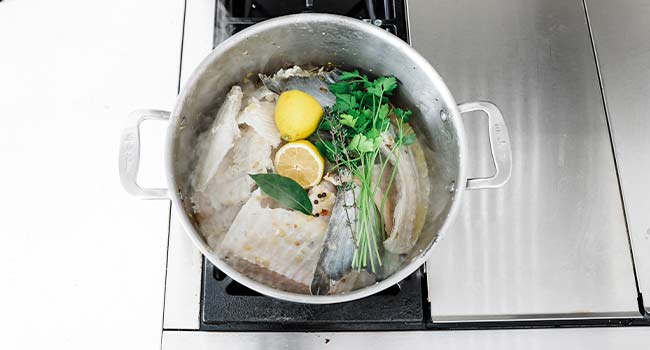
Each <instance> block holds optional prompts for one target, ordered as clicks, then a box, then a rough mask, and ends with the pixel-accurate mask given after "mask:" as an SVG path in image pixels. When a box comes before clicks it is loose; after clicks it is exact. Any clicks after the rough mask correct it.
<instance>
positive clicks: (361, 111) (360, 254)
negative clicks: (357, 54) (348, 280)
mask: <svg viewBox="0 0 650 350" xmlns="http://www.w3.org/2000/svg"><path fill="white" fill-rule="evenodd" d="M397 86H398V83H397V79H395V78H394V77H385V76H382V77H379V78H377V79H374V80H370V79H368V77H367V76H366V75H363V74H360V73H359V72H358V71H356V70H355V71H352V72H343V73H342V74H341V76H340V80H339V81H338V82H337V83H334V84H330V86H329V89H330V92H332V93H333V94H334V96H336V103H335V104H334V105H333V106H332V107H331V108H327V109H326V110H325V115H324V117H323V120H322V121H321V123H320V125H319V128H318V131H317V132H316V134H315V137H314V138H315V139H316V140H315V141H316V142H315V145H316V147H317V148H318V149H319V150H320V151H321V153H322V154H324V155H325V156H326V157H327V159H328V160H329V161H330V162H332V163H333V165H334V169H338V171H339V174H340V175H342V174H343V172H348V171H349V172H350V173H351V174H352V175H353V177H354V178H355V179H357V181H358V182H359V183H360V187H361V189H360V194H359V197H358V198H355V206H356V210H357V213H356V218H357V219H356V222H355V223H354V224H355V230H354V232H355V237H354V239H355V244H356V245H355V247H356V248H355V253H354V258H353V260H352V267H353V268H354V269H356V270H357V271H358V270H361V269H362V268H365V267H367V266H368V265H370V268H371V270H372V271H373V272H375V271H376V268H377V267H376V266H375V263H378V264H379V265H381V264H382V262H381V256H380V253H379V244H380V243H381V242H382V241H383V240H384V239H385V232H384V218H383V217H382V216H383V213H384V206H385V203H386V199H387V197H388V194H389V192H390V187H391V186H392V183H393V179H394V178H395V172H396V170H397V163H398V162H399V158H400V152H399V149H400V148H401V147H404V146H407V145H410V144H412V143H413V142H415V137H416V136H415V134H414V133H413V131H412V129H411V128H410V127H408V126H407V123H408V121H409V117H410V116H411V111H410V110H403V109H401V108H396V107H393V106H392V105H391V104H390V100H389V96H392V94H393V92H394V91H395V89H397ZM391 138H392V140H391ZM382 143H387V144H390V145H391V147H390V148H389V149H390V154H389V156H382V153H381V151H380V148H381V147H382ZM391 158H394V162H395V164H394V166H393V169H392V171H391V174H390V178H389V181H388V186H387V188H386V189H384V194H383V197H382V200H381V203H380V207H379V208H377V207H376V205H375V202H374V197H375V194H376V192H377V191H378V190H379V183H380V179H382V178H383V175H384V171H385V170H386V169H387V165H388V164H389V163H390V162H391ZM375 165H378V166H379V169H380V171H379V174H378V176H377V178H375V174H374V171H373V170H374V167H375ZM340 177H341V178H344V177H343V176H340ZM351 185H352V184H351V181H350V182H348V183H344V184H343V185H342V186H344V187H345V186H351Z"/></svg>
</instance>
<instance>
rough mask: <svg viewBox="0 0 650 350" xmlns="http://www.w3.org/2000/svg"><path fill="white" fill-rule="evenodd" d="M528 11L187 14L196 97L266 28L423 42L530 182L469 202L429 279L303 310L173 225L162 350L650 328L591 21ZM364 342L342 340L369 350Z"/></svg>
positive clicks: (478, 147) (473, 134)
mask: <svg viewBox="0 0 650 350" xmlns="http://www.w3.org/2000/svg"><path fill="white" fill-rule="evenodd" d="M528 2H530V3H534V4H536V6H527V5H525V4H524V3H512V2H510V1H505V0H495V1H491V2H489V3H484V2H474V1H469V0H454V1H452V0H441V1H436V2H430V1H428V0H409V1H408V3H407V2H406V1H403V0H374V1H365V0H352V1H344V0H329V1H324V0H321V1H319V0H313V1H310V0H307V1H298V0H290V1H273V0H260V1H248V0H246V1H245V0H217V1H215V0H187V1H186V13H185V29H184V41H183V47H182V64H181V72H180V78H181V79H180V84H181V86H182V84H183V81H185V80H186V79H187V78H188V76H189V74H190V73H191V72H192V70H193V69H194V67H196V66H197V65H198V64H199V62H200V60H201V59H202V58H203V57H204V56H205V55H207V54H208V53H209V52H210V51H211V49H212V48H213V47H214V46H216V45H218V44H219V43H220V42H221V41H223V40H225V39H226V38H227V37H228V36H229V35H232V34H234V33H236V32H238V31H240V30H243V29H245V28H247V27H249V26H251V25H253V24H255V23H258V22H260V21H263V20H266V19H269V18H273V17H277V16H282V15H287V14H294V13H303V12H325V13H334V14H339V15H345V16H349V17H353V18H357V19H359V20H361V21H365V22H368V23H369V24H372V25H376V26H379V27H381V28H384V29H385V30H387V31H389V32H390V33H392V34H394V35H396V36H397V37H399V38H401V39H402V40H404V41H406V42H408V43H411V44H412V45H413V46H414V47H415V48H416V50H418V51H419V52H420V53H421V54H422V55H423V56H424V57H425V58H426V59H427V60H429V61H430V62H431V63H432V64H433V66H434V68H436V69H437V70H438V72H439V73H440V74H441V75H442V77H443V78H444V79H445V82H447V84H448V85H449V87H450V90H451V91H452V93H453V94H454V96H455V97H456V98H457V99H463V100H465V99H467V100H469V99H487V100H492V101H494V102H496V104H497V105H499V107H500V108H501V109H502V111H503V114H504V117H505V119H506V122H507V123H508V125H509V128H510V131H511V139H512V145H513V155H514V159H513V164H514V165H515V167H514V169H513V176H512V179H511V183H509V184H508V185H507V186H506V188H504V189H500V190H495V191H492V192H490V191H488V192H482V193H468V194H467V195H466V197H465V202H464V206H463V209H462V210H461V213H460V215H459V217H458V218H457V219H456V223H455V225H453V226H452V227H451V231H452V232H450V233H449V235H448V237H449V238H447V239H446V240H443V242H441V245H440V247H439V249H437V250H436V254H435V256H432V257H431V259H430V260H429V261H428V262H427V264H426V265H425V266H423V267H422V268H421V269H420V270H419V271H417V272H416V273H414V274H413V275H411V276H409V277H408V278H406V279H405V280H403V281H401V282H399V283H398V284H397V285H395V286H393V287H391V288H389V289H387V290H385V291H384V292H382V293H379V294H377V295H373V296H370V297H367V298H365V299H362V300H357V301H352V302H348V303H343V304H335V305H303V304H294V303H288V302H283V301H279V300H276V299H272V298H269V297H266V296H263V295H259V294H258V293H256V292H254V291H252V290H250V289H248V288H246V287H244V286H242V285H240V284H238V283H237V282H235V281H233V280H231V279H230V278H229V277H228V276H226V275H225V274H223V273H222V272H221V271H219V270H218V269H217V268H215V267H214V266H213V265H212V264H211V263H210V262H209V261H207V260H205V259H204V258H203V257H202V256H201V254H200V253H199V252H198V250H196V249H195V248H194V246H193V245H192V244H191V242H190V241H189V239H188V238H187V237H186V235H185V233H184V232H183V230H182V227H181V225H180V224H179V222H178V220H177V218H176V217H175V213H173V214H172V215H171V221H170V236H169V250H168V266H167V279H166V291H165V307H164V324H163V330H164V332H163V347H166V345H165V344H167V347H169V348H175V346H180V347H181V348H183V347H184V344H189V343H192V344H201V345H200V346H199V347H204V348H208V347H209V346H208V345H206V344H210V342H211V341H219V342H223V344H230V345H234V344H237V342H240V341H243V342H249V343H247V344H248V345H251V346H253V345H254V344H262V343H263V341H262V340H260V341H257V340H255V341H254V342H253V341H252V340H251V337H254V336H253V334H257V333H254V332H257V331H263V332H272V333H273V334H276V335H277V336H275V337H274V338H271V339H275V340H273V342H274V344H280V343H285V344H288V343H294V344H296V342H298V343H297V344H298V345H300V346H302V345H304V347H307V346H308V345H305V344H307V343H309V344H312V343H313V344H319V343H321V344H327V343H328V342H329V340H330V339H331V337H332V334H346V333H345V332H341V331H351V332H357V333H353V334H355V336H354V337H363V339H364V342H365V344H375V346H376V347H378V348H390V347H389V346H388V345H387V344H388V343H389V341H388V339H389V338H390V337H389V338H387V337H384V336H383V335H384V334H403V333H407V334H409V338H400V339H418V341H424V342H426V341H430V339H433V338H436V337H438V338H439V337H441V336H440V333H441V332H431V331H432V330H456V329H518V328H548V327H585V326H627V325H641V326H647V325H650V321H649V320H648V318H647V316H646V313H645V311H644V309H643V307H644V304H643V299H642V297H641V294H640V292H639V289H638V287H637V286H638V282H637V275H636V273H635V270H634V265H633V260H632V256H631V249H630V242H629V241H628V236H627V232H626V219H625V217H624V215H623V210H622V203H621V197H620V192H619V188H618V186H617V180H616V179H617V168H616V165H615V161H614V158H613V154H612V148H611V147H612V144H611V143H610V142H611V140H610V139H609V137H608V132H609V131H608V125H607V122H606V115H605V113H604V111H603V104H602V103H603V101H602V99H601V98H602V96H601V92H600V89H599V86H598V74H597V71H596V69H594V68H593V67H595V63H596V62H595V56H594V51H593V48H592V43H591V37H590V35H591V32H590V28H588V27H585V26H584V23H585V21H586V16H587V14H586V12H585V8H584V7H583V6H582V5H580V6H578V5H579V4H578V3H575V4H574V3H571V5H570V6H569V5H567V4H564V2H546V1H543V0H529V1H528ZM560 3H563V5H560ZM369 5H372V6H369ZM549 28H550V29H549ZM557 33H561V35H560V34H557ZM556 34H557V35H556ZM578 63H579V64H578ZM465 119H466V120H465V126H466V132H467V133H468V136H469V145H468V147H469V148H470V149H471V150H473V153H472V154H473V156H472V159H471V160H470V163H471V164H472V166H470V171H471V172H472V175H474V174H476V175H482V174H489V173H490V171H491V170H493V169H492V168H491V166H492V165H491V164H488V163H486V162H481V161H480V160H482V159H489V157H486V156H485V154H483V155H482V156H481V157H479V156H475V155H474V154H481V153H482V152H485V151H486V150H487V149H488V148H487V147H486V143H487V137H486V135H483V134H479V133H478V131H477V130H485V124H484V122H483V121H481V120H480V118H471V117H467V118H465ZM587 130H588V131H589V132H587ZM541 140H544V141H545V142H544V145H542V144H541V143H540V142H541ZM556 145H559V147H560V149H559V150H557V149H556V148H554V147H556ZM587 150H589V151H587ZM592 188H598V191H597V192H594V191H591V190H590V189H592ZM172 212H173V211H172ZM632 248H634V247H632ZM634 254H635V257H637V256H640V255H642V254H643V251H638V250H637V251H635V252H634ZM648 255H650V254H648ZM642 277H643V276H639V280H640V279H641V278H642ZM646 278H648V276H646ZM646 304H647V302H646ZM645 307H646V308H647V305H646V306H645ZM365 331H375V332H365ZM377 331H379V332H377ZM382 331H398V332H396V333H384V332H382ZM238 332H253V333H246V334H251V336H245V337H244V336H242V337H239V336H238V335H239V334H241V333H238ZM303 332H315V333H303ZM321 332H322V333H321ZM229 334H233V336H230V335H229ZM264 334H269V333H264ZM278 334H286V336H282V335H278ZM304 334H312V335H304ZM321 334H326V335H323V336H322V337H321ZM347 334H350V333H347ZM373 334H375V335H377V336H374V335H373ZM461 334H470V333H461ZM556 334H561V333H556ZM599 334H600V333H599ZM411 335H412V336H411ZM265 337H266V336H265ZM354 337H352V336H345V335H343V336H341V339H344V340H345V342H346V344H356V342H357V340H356V339H357V338H354ZM165 339H167V340H168V341H167V343H166V342H165ZM197 339H199V340H197ZM215 339H216V340H215ZM396 339H397V338H396ZM563 339H565V338H563ZM594 339H596V338H594ZM303 341H304V342H305V343H304V344H303V343H301V342H303ZM187 342H189V343H187ZM383 342H386V344H383ZM173 344H176V345H173ZM393 345H395V344H393ZM253 347H254V346H253ZM392 348H394V346H393V347H392ZM497 348H498V347H497Z"/></svg>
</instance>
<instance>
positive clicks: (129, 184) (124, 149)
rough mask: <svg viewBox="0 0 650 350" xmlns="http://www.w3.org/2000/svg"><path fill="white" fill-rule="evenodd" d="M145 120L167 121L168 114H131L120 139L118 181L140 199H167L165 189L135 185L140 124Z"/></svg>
mask: <svg viewBox="0 0 650 350" xmlns="http://www.w3.org/2000/svg"><path fill="white" fill-rule="evenodd" d="M145 120H169V112H165V111H158V110H154V109H141V110H136V111H133V112H131V114H130V115H129V120H128V124H127V126H126V127H125V128H124V130H123V131H122V137H121V138H120V160H119V169H120V180H121V181H122V186H123V187H124V189H125V190H126V191H127V192H129V193H130V194H132V195H134V196H137V197H140V198H142V199H169V196H168V195H167V189H166V188H142V187H140V186H139V185H138V183H137V178H138V171H139V170H140V124H141V123H142V122H143V121H145Z"/></svg>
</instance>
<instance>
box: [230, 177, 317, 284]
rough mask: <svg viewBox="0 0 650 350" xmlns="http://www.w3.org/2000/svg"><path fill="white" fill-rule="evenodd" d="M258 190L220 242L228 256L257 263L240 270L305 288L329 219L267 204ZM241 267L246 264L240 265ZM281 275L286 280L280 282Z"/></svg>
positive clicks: (268, 280)
mask: <svg viewBox="0 0 650 350" xmlns="http://www.w3.org/2000/svg"><path fill="white" fill-rule="evenodd" d="M264 197H265V195H264V194H262V193H261V191H260V190H259V189H257V190H255V192H253V194H252V195H251V197H250V198H249V200H248V201H247V202H246V204H244V206H243V207H242V208H241V210H240V211H239V213H238V214H237V217H236V218H235V220H234V221H233V223H232V225H231V226H230V229H229V230H228V233H227V234H226V236H225V238H224V239H223V241H222V242H221V245H220V247H219V253H220V254H222V255H223V256H224V259H226V260H229V261H231V260H237V259H239V260H243V261H246V262H248V263H249V264H252V265H254V266H249V267H250V268H253V267H254V269H253V270H251V269H245V270H239V272H241V273H243V274H246V275H248V276H251V277H252V278H254V279H256V280H257V281H259V282H261V283H264V284H267V285H273V286H275V287H278V288H281V289H284V290H289V291H295V290H296V288H297V287H300V286H303V288H298V290H303V291H306V290H307V289H308V286H309V284H310V283H311V281H312V279H313V276H314V270H315V269H316V263H317V262H318V258H319V255H320V251H321V247H322V244H323V241H324V239H325V233H326V230H327V220H326V219H323V218H316V217H313V216H308V215H304V214H302V213H300V212H297V211H293V210H287V209H283V208H275V209H273V208H267V207H265V206H264V205H263V202H264ZM238 266H240V267H242V266H245V265H242V264H240V265H238ZM278 275H280V276H282V277H283V280H285V282H289V281H290V282H291V283H280V284H281V285H278V283H279V280H278V278H277V277H278Z"/></svg>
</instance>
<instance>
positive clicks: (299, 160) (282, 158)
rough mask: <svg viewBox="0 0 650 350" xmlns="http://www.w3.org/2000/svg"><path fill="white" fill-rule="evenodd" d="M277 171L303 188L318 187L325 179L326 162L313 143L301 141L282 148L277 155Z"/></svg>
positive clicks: (275, 161)
mask: <svg viewBox="0 0 650 350" xmlns="http://www.w3.org/2000/svg"><path fill="white" fill-rule="evenodd" d="M273 163H274V164H273V165H275V171H276V172H277V173H278V174H280V175H282V176H286V177H288V178H290V179H292V180H294V181H296V182H297V183H298V184H300V186H302V187H303V188H309V187H312V186H316V185H318V183H319V182H320V180H321V178H322V177H323V170H324V169H325V160H324V159H323V157H322V156H321V155H320V153H319V152H318V149H316V146H314V145H313V144H312V143H311V142H309V141H307V140H300V141H295V142H289V143H287V144H286V145H284V146H282V147H280V149H279V150H278V152H277V153H276V154H275V160H274V162H273Z"/></svg>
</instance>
